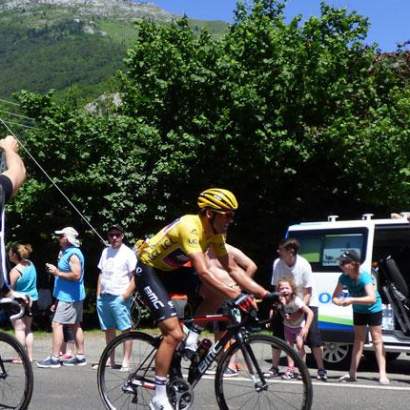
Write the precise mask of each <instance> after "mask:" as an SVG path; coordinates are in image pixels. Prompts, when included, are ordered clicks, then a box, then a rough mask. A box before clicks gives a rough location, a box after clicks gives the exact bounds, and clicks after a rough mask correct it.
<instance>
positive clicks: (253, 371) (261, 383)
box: [239, 336, 268, 393]
mask: <svg viewBox="0 0 410 410" xmlns="http://www.w3.org/2000/svg"><path fill="white" fill-rule="evenodd" d="M239 339H240V343H241V345H240V349H241V352H242V354H243V358H244V360H245V363H246V366H247V367H248V370H249V374H250V375H251V379H252V381H253V384H254V386H255V389H256V391H257V392H258V393H259V392H261V391H266V390H268V384H267V383H266V379H265V375H264V374H263V373H262V371H261V369H260V367H259V364H258V361H257V360H256V357H255V354H254V352H253V350H252V347H251V346H250V344H249V343H247V342H246V341H244V340H243V337H242V336H239Z"/></svg>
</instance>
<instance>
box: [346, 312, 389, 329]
mask: <svg viewBox="0 0 410 410" xmlns="http://www.w3.org/2000/svg"><path fill="white" fill-rule="evenodd" d="M382 319H383V312H382V311H380V312H376V313H357V312H353V324H354V325H355V326H366V325H368V326H380V325H381V324H382Z"/></svg>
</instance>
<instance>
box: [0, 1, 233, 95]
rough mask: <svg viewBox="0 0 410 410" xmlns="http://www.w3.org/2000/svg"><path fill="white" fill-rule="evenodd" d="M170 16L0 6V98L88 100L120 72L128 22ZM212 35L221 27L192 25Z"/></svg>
mask: <svg viewBox="0 0 410 410" xmlns="http://www.w3.org/2000/svg"><path fill="white" fill-rule="evenodd" d="M141 18H150V19H155V20H157V21H160V22H163V23H167V22H169V21H171V20H172V19H173V18H174V16H172V15H171V14H169V13H167V12H166V11H164V10H162V9H160V8H158V7H156V6H154V5H152V4H147V3H142V2H140V3H135V2H131V1H128V0H0V72H1V73H2V76H1V78H2V81H0V98H2V97H3V98H4V97H6V98H7V97H9V96H10V95H11V94H12V93H13V92H16V91H19V90H20V89H29V90H32V91H37V92H41V93H44V92H47V91H48V90H49V89H51V88H53V89H56V90H57V91H59V92H60V93H61V92H66V91H67V89H70V87H74V88H75V89H76V93H78V94H79V96H82V97H88V98H89V99H91V98H93V97H95V96H96V95H98V94H100V93H101V91H103V89H104V87H106V84H105V83H106V82H107V81H108V79H110V78H111V77H112V75H113V74H114V73H115V72H116V71H117V70H118V69H119V68H121V67H122V64H123V63H122V60H123V58H124V56H125V53H126V49H127V48H128V47H129V46H130V45H132V42H133V38H134V37H135V34H136V30H135V26H134V22H135V21H136V20H138V19H141ZM192 25H193V29H194V30H195V31H199V30H200V28H201V27H205V26H206V28H207V29H208V31H210V32H214V34H216V35H218V34H220V33H222V32H223V31H224V30H225V29H226V27H227V25H226V24H225V23H221V22H202V21H197V20H195V21H193V22H192Z"/></svg>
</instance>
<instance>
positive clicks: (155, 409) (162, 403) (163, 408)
mask: <svg viewBox="0 0 410 410" xmlns="http://www.w3.org/2000/svg"><path fill="white" fill-rule="evenodd" d="M149 408H150V410H174V408H173V407H172V406H171V403H170V402H169V401H168V399H165V400H164V399H160V398H159V397H156V396H154V397H153V398H152V400H151V401H150V403H149Z"/></svg>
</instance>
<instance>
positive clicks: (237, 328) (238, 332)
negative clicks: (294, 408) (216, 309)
mask: <svg viewBox="0 0 410 410" xmlns="http://www.w3.org/2000/svg"><path fill="white" fill-rule="evenodd" d="M192 322H195V323H196V324H202V325H204V324H206V323H208V322H231V323H232V318H231V317H230V316H228V315H224V314H215V315H203V316H196V317H193V318H190V319H188V320H185V321H184V320H182V321H181V324H182V323H192ZM245 322H246V320H245ZM247 333H248V331H247V330H246V326H245V324H244V322H241V323H232V324H231V325H228V328H227V330H226V331H225V333H224V334H223V335H222V337H221V339H220V340H218V341H217V342H215V343H213V344H212V345H211V347H210V348H209V351H208V352H207V354H206V355H205V357H203V358H202V359H201V360H200V361H199V362H198V363H197V364H193V366H194V367H193V369H192V370H193V374H191V372H190V374H189V375H188V383H189V384H190V385H191V386H192V388H194V387H195V386H196V385H197V384H198V382H199V381H200V380H201V378H202V376H203V375H204V374H205V373H206V371H207V370H208V369H209V367H210V366H211V364H212V363H213V362H214V361H215V360H216V359H217V357H218V355H220V354H221V353H222V352H223V351H224V349H225V347H226V346H227V345H228V344H229V343H230V342H231V340H232V339H234V340H235V343H240V344H241V346H240V349H241V350H242V353H243V356H244V359H245V363H246V366H247V367H248V370H249V373H250V374H251V375H252V376H253V381H254V383H255V387H256V388H257V389H258V390H263V389H264V388H265V387H266V386H267V383H266V380H265V376H264V374H263V373H262V371H261V370H260V369H259V366H258V365H257V361H256V358H255V356H254V354H253V351H252V349H250V348H249V347H248V346H247V345H246V343H244V342H245V340H244V339H245V338H246V334H247ZM160 340H161V337H158V342H159V341H160ZM155 349H156V348H154V350H155ZM154 350H153V351H154ZM153 360H154V356H151V354H149V356H148V357H147V358H146V359H145V360H144V362H143V363H142V364H141V366H142V367H145V366H146V365H147V361H149V363H150V364H151V363H152V361H153ZM181 360H182V352H181V351H179V350H177V351H176V352H175V353H174V356H173V359H172V362H171V367H170V371H169V374H170V377H171V379H172V378H173V377H176V378H178V377H182V372H181ZM191 366H192V364H191ZM190 369H191V367H190ZM138 370H140V369H137V371H138ZM136 373H137V372H135V373H134V374H132V375H130V379H131V380H132V382H131V383H132V384H133V385H134V386H139V387H142V388H144V389H149V390H154V389H155V384H154V381H153V380H152V379H146V378H145V377H141V376H136ZM256 376H258V377H256Z"/></svg>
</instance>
